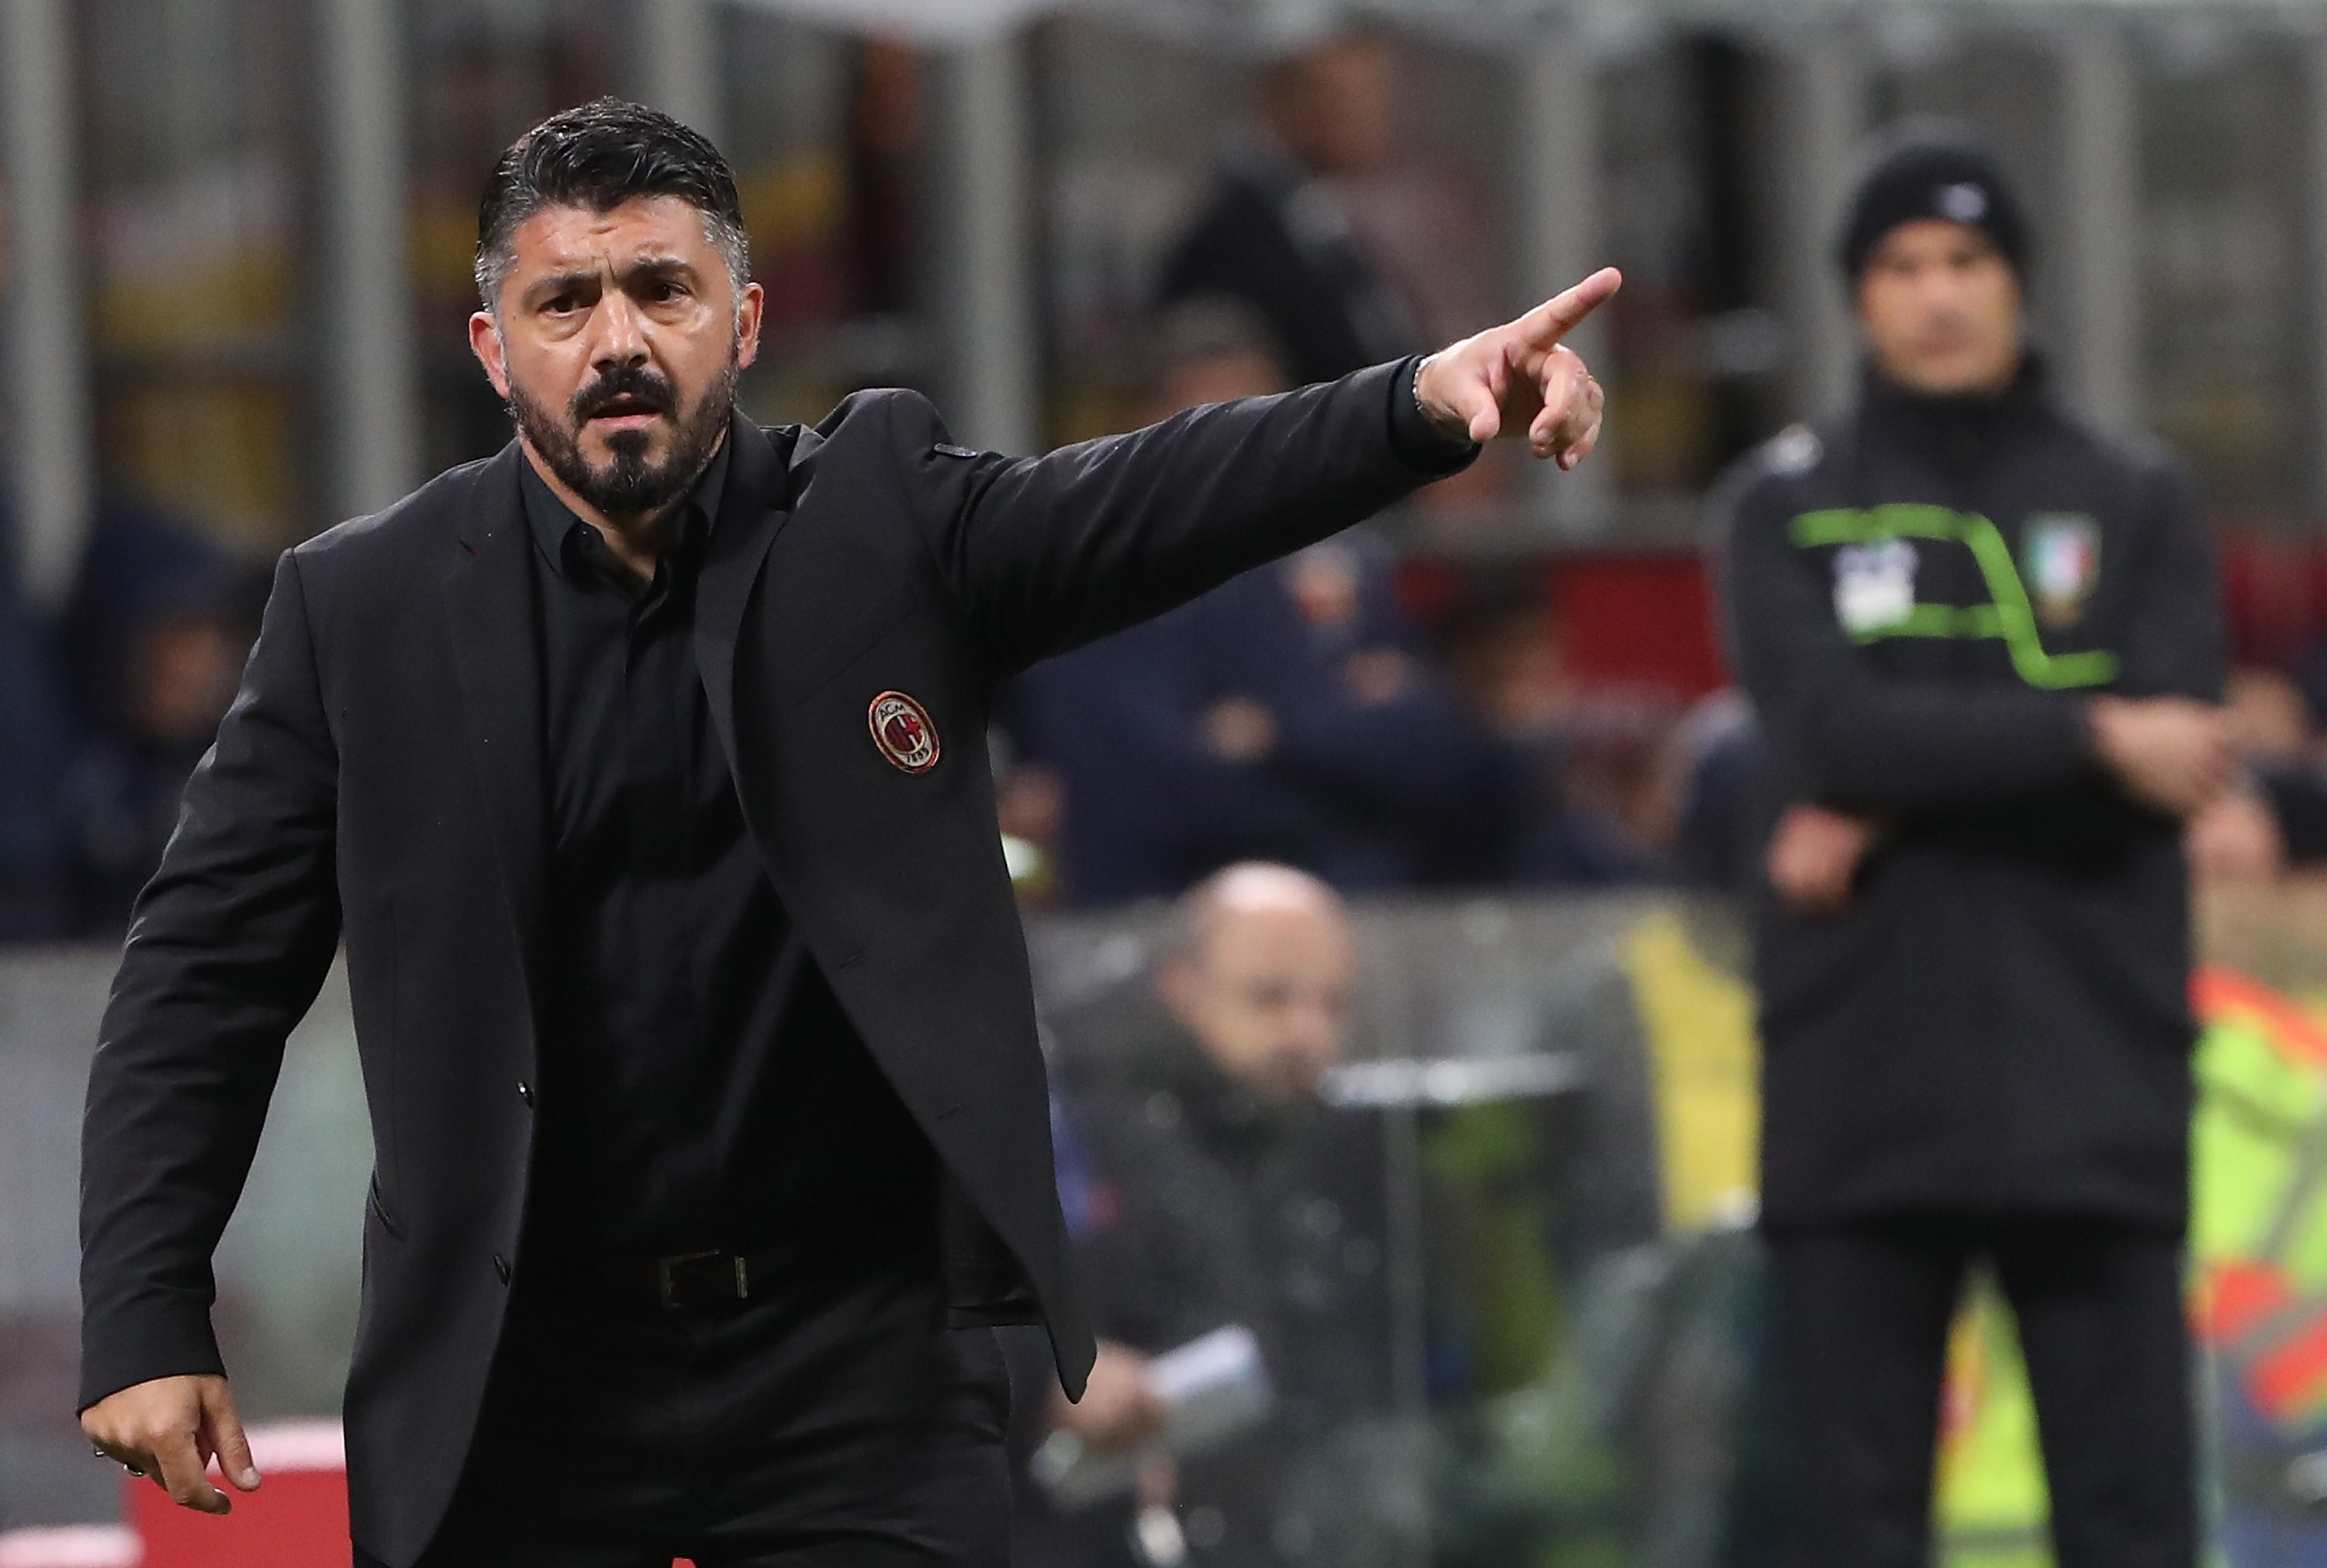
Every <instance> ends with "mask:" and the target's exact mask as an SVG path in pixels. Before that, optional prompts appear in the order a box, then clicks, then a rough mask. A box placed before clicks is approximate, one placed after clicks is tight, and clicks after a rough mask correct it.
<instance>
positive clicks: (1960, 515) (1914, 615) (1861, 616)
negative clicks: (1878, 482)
mask: <svg viewBox="0 0 2327 1568" xmlns="http://www.w3.org/2000/svg"><path fill="white" fill-rule="evenodd" d="M2079 521H2082V522H2089V521H2090V519H2088V518H2080V519H2079ZM1787 531H1788V534H1789V535H1790V537H1791V538H1792V539H1793V542H1794V544H1795V545H1796V546H1799V548H1802V549H1805V550H1807V549H1815V548H1818V547H1819V546H1844V547H1846V549H1848V550H1849V551H1850V554H1849V555H1840V554H1837V555H1836V565H1835V571H1836V583H1835V607H1836V618H1837V619H1838V620H1839V621H1841V622H1842V628H1843V630H1844V631H1845V632H1846V633H1847V634H1848V635H1849V637H1850V639H1851V640H1852V641H1854V642H1857V643H1861V644H1864V643H1869V642H1874V641H1878V640H1880V639H1883V638H1886V637H1978V638H1986V637H1993V638H1997V639H2001V640H2002V641H2003V643H2004V646H2005V651H2006V652H2008V653H2009V654H2010V655H2011V656H2012V667H2013V669H2014V671H2015V672H2017V673H2018V675H2019V677H2020V678H2021V679H2022V680H2024V681H2026V682H2027V683H2028V684H2029V685H2030V686H2042V687H2044V688H2046V689H2047V690H2060V689H2062V688H2064V687H2070V686H2106V685H2107V683H2109V682H2110V681H2113V680H2115V679H2116V678H2117V655H2115V654H2113V653H2109V652H2107V651H2104V650H2094V651H2091V652H2086V653H2049V652H2047V651H2046V650H2045V648H2044V641H2043V638H2042V635H2041V634H2040V633H2039V632H2038V630H2037V624H2036V611H2035V607H2034V606H2033V604H2032V603H2031V602H2030V600H2029V596H2028V589H2027V585H2026V584H2025V583H2023V582H2022V581H2021V578H2020V568H2019V566H2018V565H2016V564H2015V563H2014V561H2013V559H2012V546H2010V545H2008V544H2006V543H2005V538H2004V534H2003V532H2002V531H2001V530H2000V529H1998V528H1997V527H1996V526H1995V524H1994V523H1992V522H1990V521H1988V520H1987V519H1986V518H1983V517H1980V516H1978V515H1977V514H1976V513H1971V512H1956V511H1949V509H1947V508H1945V507H1931V506H1911V505H1903V504H1900V505H1891V506H1881V507H1875V508H1874V509H1871V510H1867V511H1856V510H1850V509H1836V510H1832V511H1822V512H1804V513H1803V514H1802V515H1801V516H1799V517H1798V518H1795V519H1794V520H1793V522H1792V524H1791V525H1790V527H1789V528H1788V530H1787ZM2097 536H2098V529H2096V530H2095V537H2091V538H2090V539H2089V541H2082V540H2080V541H2079V542H2080V543H2087V544H2088V547H2089V552H2090V553H2089V555H2084V556H2083V558H2082V560H2080V561H2079V563H2078V565H2079V570H2077V571H2075V572H2073V573H2070V572H2068V571H2057V572H2056V576H2057V577H2058V578H2060V579H2068V578H2070V577H2073V578H2074V579H2075V581H2074V583H2069V582H2067V581H2056V582H2053V583H2048V584H2047V594H2046V597H2047V599H2048V600H2051V599H2055V598H2061V597H2068V596H2069V595H2067V594H2063V593H2060V590H2061V589H2062V588H2069V589H2070V590H2071V592H2072V593H2074V597H2075V599H2076V600H2077V601H2079V602H2080V601H2081V599H2082V596H2083V594H2084V593H2089V592H2090V591H2091V581H2090V579H2091V576H2092V575H2093V574H2094V573H2095V572H2097V570H2098V537H2097ZM1914 539H1930V540H1937V541H1940V542H1944V543H1948V544H1956V545H1961V546H1964V547H1965V548H1966V549H1967V550H1969V551H1970V552H1971V555H1972V559H1973V560H1974V561H1975V562H1977V564H1978V565H1979V572H1980V576H1981V577H1982V578H1983V579H1984V580H1985V581H1986V584H1987V593H1988V602H1987V603H1986V604H1966V605H1957V604H1918V603H1915V602H1914V593H1913V583H1914V568H1915V556H1914V555H1913V554H1912V546H1911V545H1907V541H1910V540H1914ZM1887 546H1906V548H1905V552H1904V553H1903V554H1902V553H1901V552H1900V551H1897V550H1892V549H1890V548H1887ZM2048 607H2049V606H2048Z"/></svg>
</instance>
